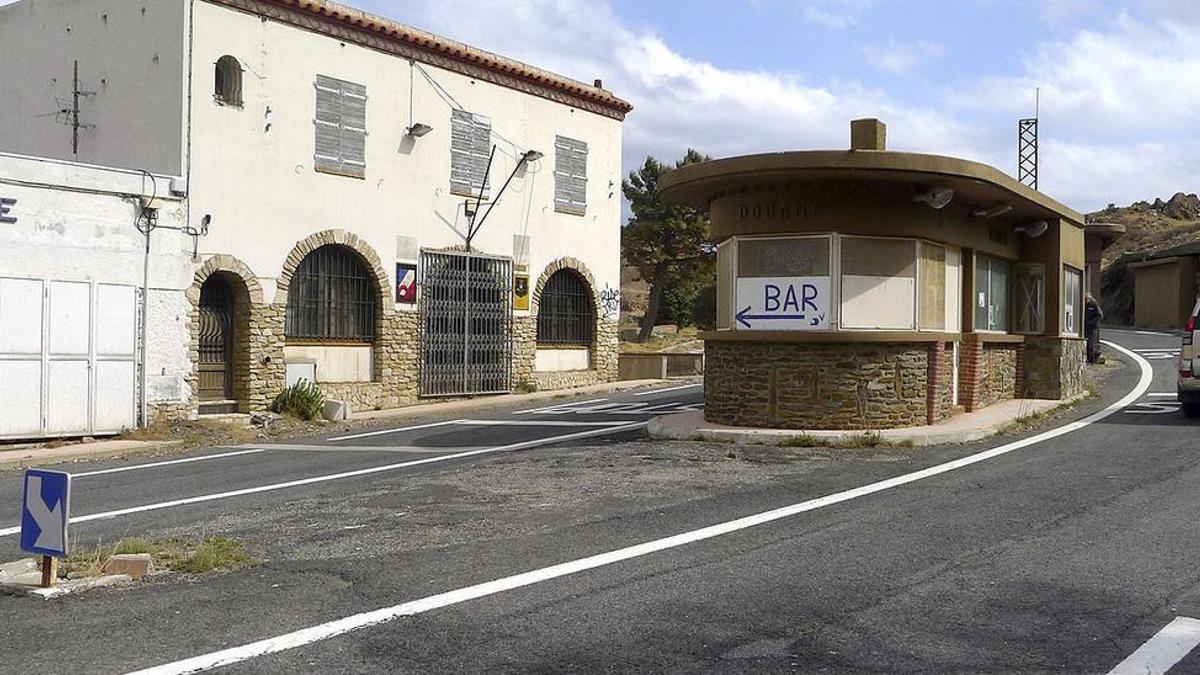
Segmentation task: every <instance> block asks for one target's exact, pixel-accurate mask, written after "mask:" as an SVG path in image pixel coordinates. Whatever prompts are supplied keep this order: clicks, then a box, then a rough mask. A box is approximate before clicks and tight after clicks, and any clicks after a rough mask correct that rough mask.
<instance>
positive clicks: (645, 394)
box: [634, 382, 704, 396]
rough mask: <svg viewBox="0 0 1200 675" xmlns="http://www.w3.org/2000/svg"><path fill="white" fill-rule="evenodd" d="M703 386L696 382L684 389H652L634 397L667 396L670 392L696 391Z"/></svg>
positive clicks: (684, 386) (685, 386)
mask: <svg viewBox="0 0 1200 675" xmlns="http://www.w3.org/2000/svg"><path fill="white" fill-rule="evenodd" d="M703 386H704V385H703V384H702V383H700V382H696V383H693V384H685V385H683V386H682V387H671V388H670V389H651V390H650V391H640V392H638V393H636V394H634V396H653V395H655V394H665V393H667V392H669V391H683V390H684V389H695V388H696V387H703Z"/></svg>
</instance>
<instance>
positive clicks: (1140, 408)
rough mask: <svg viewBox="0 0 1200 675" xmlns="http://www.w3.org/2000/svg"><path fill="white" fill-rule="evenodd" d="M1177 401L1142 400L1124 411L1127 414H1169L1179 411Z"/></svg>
mask: <svg viewBox="0 0 1200 675" xmlns="http://www.w3.org/2000/svg"><path fill="white" fill-rule="evenodd" d="M1179 408H1180V405H1179V402H1178V401H1144V402H1142V403H1135V404H1133V405H1132V406H1130V408H1129V410H1126V411H1125V414H1127V415H1169V414H1172V413H1177V412H1179Z"/></svg>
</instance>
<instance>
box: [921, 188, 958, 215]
mask: <svg viewBox="0 0 1200 675" xmlns="http://www.w3.org/2000/svg"><path fill="white" fill-rule="evenodd" d="M952 199H954V190H951V189H950V188H948V187H935V188H933V189H930V190H926V191H925V192H922V193H920V194H915V195H913V201H914V202H923V203H925V204H928V205H929V208H931V209H937V210H938V211H940V210H942V209H944V208H946V206H947V205H949V204H950V200H952Z"/></svg>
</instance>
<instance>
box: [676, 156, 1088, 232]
mask: <svg viewBox="0 0 1200 675" xmlns="http://www.w3.org/2000/svg"><path fill="white" fill-rule="evenodd" d="M818 180H846V181H863V182H888V183H910V184H912V185H914V186H918V187H921V188H926V189H927V188H930V187H934V186H945V187H949V188H950V189H952V190H954V194H955V198H956V199H957V198H959V197H961V198H963V199H966V200H969V201H971V202H973V203H975V204H978V205H980V206H985V205H991V204H996V203H999V202H1003V203H1006V204H1009V205H1011V206H1012V207H1013V210H1012V211H1011V212H1010V213H1011V215H1012V217H1017V218H1055V219H1062V220H1064V221H1067V222H1070V223H1072V224H1073V225H1075V226H1077V227H1083V223H1084V217H1083V214H1081V213H1079V212H1078V211H1075V210H1074V209H1071V208H1068V207H1067V206H1065V205H1063V204H1061V203H1059V202H1057V201H1055V200H1054V199H1051V198H1050V197H1047V196H1046V195H1044V194H1042V193H1041V192H1038V191H1037V190H1034V189H1033V188H1030V187H1028V186H1026V185H1022V184H1021V183H1019V182H1018V181H1017V180H1016V179H1014V178H1013V177H1012V176H1009V175H1007V174H1005V173H1003V172H1002V171H1000V170H999V169H996V168H994V167H991V166H988V165H987V164H980V163H979V162H972V161H968V160H965V159H958V158H956V157H944V156H942V155H926V154H920V153H911V152H891V151H878V150H805V151H795V152H776V153H767V154H761V155H744V156H741V157H729V158H726V159H717V160H712V161H709V162H704V163H702V164H690V165H688V166H685V167H681V168H679V169H675V170H673V171H671V172H669V173H667V174H665V175H664V176H663V177H662V178H661V180H660V181H659V190H660V193H661V194H662V196H663V198H664V199H666V200H668V201H670V202H673V203H676V204H682V205H685V206H691V207H695V208H703V209H707V208H708V207H709V204H710V202H711V201H712V200H713V199H715V198H717V197H720V196H722V195H723V194H727V193H730V192H736V191H739V190H742V189H745V188H753V187H758V186H764V185H778V184H780V183H801V182H809V181H818Z"/></svg>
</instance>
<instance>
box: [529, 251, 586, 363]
mask: <svg viewBox="0 0 1200 675" xmlns="http://www.w3.org/2000/svg"><path fill="white" fill-rule="evenodd" d="M595 326H596V311H595V305H594V304H593V302H592V289H591V288H590V287H589V286H588V282H587V280H586V279H584V278H583V277H582V276H580V274H579V273H578V272H575V271H574V270H569V269H562V270H559V271H557V272H555V273H554V274H551V275H550V278H549V279H547V280H546V287H545V288H544V289H543V290H542V296H541V298H540V299H539V300H538V330H537V341H538V343H539V344H547V345H590V344H591V343H592V338H593V336H594V335H595Z"/></svg>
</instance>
